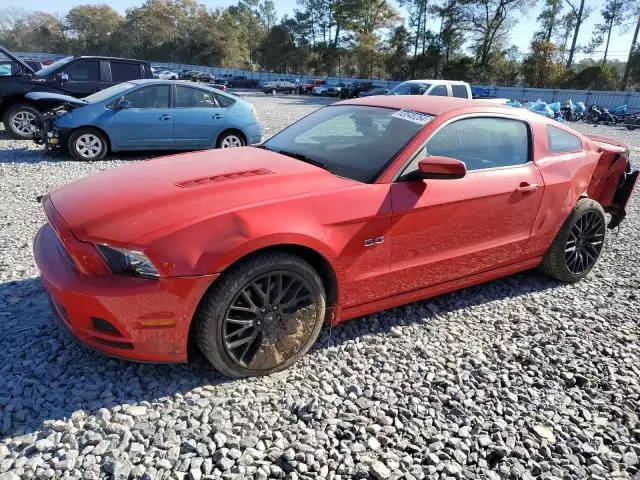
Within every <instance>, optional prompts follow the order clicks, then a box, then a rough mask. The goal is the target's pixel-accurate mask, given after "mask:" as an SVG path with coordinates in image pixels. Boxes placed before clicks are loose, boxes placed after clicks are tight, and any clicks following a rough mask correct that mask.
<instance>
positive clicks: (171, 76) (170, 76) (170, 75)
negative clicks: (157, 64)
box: [158, 70, 178, 80]
mask: <svg viewBox="0 0 640 480" xmlns="http://www.w3.org/2000/svg"><path fill="white" fill-rule="evenodd" d="M158 78H159V79H160V80H178V74H177V73H176V72H172V71H171V70H159V71H158Z"/></svg>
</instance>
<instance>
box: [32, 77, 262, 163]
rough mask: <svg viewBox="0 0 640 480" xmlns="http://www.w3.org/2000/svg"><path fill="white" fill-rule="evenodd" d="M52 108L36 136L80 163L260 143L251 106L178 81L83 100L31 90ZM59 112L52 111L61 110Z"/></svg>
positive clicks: (123, 87) (140, 83) (132, 85)
mask: <svg viewBox="0 0 640 480" xmlns="http://www.w3.org/2000/svg"><path fill="white" fill-rule="evenodd" d="M26 97H27V98H28V99H30V100H31V101H33V102H37V103H38V104H39V106H40V107H41V110H43V108H42V107H43V106H44V107H46V108H48V109H52V108H54V109H53V110H52V111H50V112H49V113H47V114H45V115H44V116H43V118H42V120H41V121H40V122H39V125H34V126H33V130H34V138H35V140H36V142H38V143H44V144H45V145H46V146H47V148H51V147H57V146H59V147H62V148H66V149H68V150H69V152H70V153H71V154H72V155H73V156H74V157H75V158H76V159H78V160H99V159H101V158H103V157H104V156H105V155H106V154H107V152H109V151H111V152H118V151H123V150H145V151H149V150H198V149H206V148H230V147H240V146H243V145H251V144H255V143H260V141H261V139H262V128H261V126H260V124H259V123H258V119H257V118H256V113H255V110H254V108H253V106H252V105H251V104H250V103H249V102H246V101H244V100H242V99H241V98H239V97H236V96H234V95H230V94H228V93H224V92H221V91H219V90H216V89H215V88H212V87H207V86H205V85H194V84H193V83H191V82H183V81H176V80H134V81H130V82H125V83H120V84H118V85H114V86H112V87H109V88H107V89H105V90H101V91H99V92H97V93H94V94H93V95H89V96H88V97H85V98H81V99H78V98H74V97H69V96H66V95H61V94H56V93H50V92H31V93H28V94H27V95H26ZM60 105H62V107H61V108H56V107H60Z"/></svg>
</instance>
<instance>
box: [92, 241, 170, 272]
mask: <svg viewBox="0 0 640 480" xmlns="http://www.w3.org/2000/svg"><path fill="white" fill-rule="evenodd" d="M97 247H98V251H99V252H100V254H101V255H102V257H103V258H104V260H105V261H106V262H107V265H109V268H110V269H111V271H112V272H113V273H120V274H123V275H135V276H137V277H143V278H158V277H159V276H160V275H159V274H158V270H156V267H155V266H154V265H153V263H151V260H149V259H148V258H147V257H146V256H145V255H144V253H142V252H138V251H136V250H128V249H126V248H117V247H109V246H107V245H97Z"/></svg>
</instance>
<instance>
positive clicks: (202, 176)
mask: <svg viewBox="0 0 640 480" xmlns="http://www.w3.org/2000/svg"><path fill="white" fill-rule="evenodd" d="M357 184H358V182H356V181H354V180H349V179H345V178H341V177H337V176H335V175H332V174H331V173H329V172H328V171H326V170H323V169H321V168H319V167H315V166H313V165H310V164H308V163H304V162H302V161H299V160H296V159H293V158H291V157H286V156H284V155H280V154H278V153H275V152H271V151H269V150H266V149H261V148H255V147H241V148H234V149H230V150H215V151H214V150H205V151H201V152H194V153H187V154H179V155H171V156H167V157H162V158H157V159H152V160H147V161H142V162H137V163H135V164H133V165H127V166H123V167H119V168H114V169H111V170H106V171H103V172H100V173H98V174H96V175H92V176H89V177H86V178H83V179H81V180H79V181H76V182H74V183H72V184H69V185H67V186H65V187H62V188H60V189H58V190H55V191H54V192H52V193H51V194H50V196H49V198H50V200H51V202H52V204H53V206H54V207H55V209H56V210H57V211H58V213H59V214H60V215H61V217H62V218H63V219H64V221H65V223H66V224H67V226H68V227H69V228H70V229H71V231H72V232H73V233H74V235H75V236H76V237H77V238H78V239H79V240H83V241H88V242H93V243H101V242H112V243H114V244H121V245H122V246H124V245H126V244H129V243H135V241H136V239H140V238H141V237H146V238H149V237H150V236H153V234H154V232H166V231H174V230H177V229H179V228H180V227H181V226H186V225H189V224H192V223H196V222H198V221H202V220H204V219H207V218H211V217H215V216H217V215H223V214H227V213H233V212H234V211H238V210H241V209H244V208H250V207H251V206H257V205H260V204H264V203H269V202H274V201H279V200H280V199H285V198H291V197H295V196H303V195H313V194H314V192H319V191H325V190H327V189H335V188H341V187H347V186H350V185H357Z"/></svg>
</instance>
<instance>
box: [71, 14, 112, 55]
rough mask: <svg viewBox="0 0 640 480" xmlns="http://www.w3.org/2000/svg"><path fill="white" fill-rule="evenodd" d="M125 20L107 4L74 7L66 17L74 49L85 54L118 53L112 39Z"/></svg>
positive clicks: (75, 51)
mask: <svg viewBox="0 0 640 480" xmlns="http://www.w3.org/2000/svg"><path fill="white" fill-rule="evenodd" d="M123 21H124V19H123V17H122V16H121V15H120V14H119V13H118V12H116V11H115V10H114V9H113V8H111V7H110V6H109V5H106V4H102V5H78V6H76V7H73V8H72V9H71V10H70V11H69V13H67V15H66V17H65V24H66V28H67V30H68V32H69V36H70V37H71V38H70V40H71V42H72V43H71V45H72V51H73V52H74V53H82V54H84V55H88V54H92V55H108V54H113V53H117V49H115V48H114V46H112V45H111V41H112V37H113V35H114V33H115V32H116V31H117V30H118V29H119V28H120V26H121V24H122V22H123Z"/></svg>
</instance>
